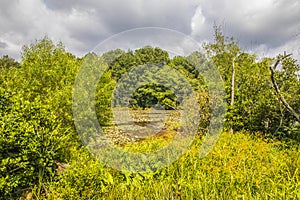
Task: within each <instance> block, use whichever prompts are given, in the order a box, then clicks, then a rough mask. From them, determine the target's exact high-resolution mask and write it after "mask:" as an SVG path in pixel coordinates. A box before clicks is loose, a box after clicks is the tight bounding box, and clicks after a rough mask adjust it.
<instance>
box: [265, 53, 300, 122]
mask: <svg viewBox="0 0 300 200" xmlns="http://www.w3.org/2000/svg"><path fill="white" fill-rule="evenodd" d="M291 55H292V54H288V55H286V53H285V52H284V55H283V56H278V57H277V59H276V61H275V63H274V65H273V66H271V65H270V71H271V81H272V84H273V88H274V90H275V92H276V94H277V95H278V96H279V99H280V101H281V102H282V104H283V105H284V107H285V108H286V109H287V110H288V111H289V112H290V113H291V114H292V115H293V116H294V117H295V118H296V120H297V121H298V122H299V123H300V117H299V114H298V113H297V112H296V111H295V110H294V109H293V108H292V107H291V106H290V104H289V103H288V102H287V101H286V100H285V98H284V96H283V95H282V93H281V91H280V89H279V87H278V85H277V82H276V80H275V71H276V68H277V67H278V65H279V64H280V63H281V62H282V61H283V60H285V59H286V58H288V57H290V56H291Z"/></svg>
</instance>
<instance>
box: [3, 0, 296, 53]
mask: <svg viewBox="0 0 300 200" xmlns="http://www.w3.org/2000/svg"><path fill="white" fill-rule="evenodd" d="M299 10H300V3H299V0H289V1H284V0H263V1H262V0H252V1H250V0H176V1H174V0H164V1H161V0H152V1H148V0H99V1H96V0H86V1H80V0H60V1H56V0H2V1H1V7H0V26H1V29H0V43H1V45H0V55H3V54H9V55H11V56H13V57H15V58H18V57H19V53H20V51H21V47H22V45H24V44H29V43H31V42H33V41H35V39H40V38H42V37H43V36H45V35H47V36H48V37H49V38H51V39H52V40H54V41H55V42H58V41H62V42H63V43H64V45H65V46H66V47H67V49H68V50H69V51H71V52H72V53H74V54H76V55H78V56H82V55H83V54H84V53H86V52H87V51H90V50H91V49H93V47H95V46H96V45H97V44H98V43H99V42H100V41H102V40H104V39H105V38H107V37H109V36H111V35H113V34H116V33H119V32H121V31H125V30H128V29H131V28H137V27H149V26H155V27H164V28H170V29H174V30H177V31H180V32H183V33H185V34H188V35H191V36H192V37H194V38H195V39H197V40H198V41H199V42H200V41H208V40H211V39H212V31H213V29H212V27H213V25H214V23H217V24H225V25H226V26H225V27H226V28H225V32H226V34H227V35H232V36H234V37H235V38H237V39H239V41H240V43H241V45H242V46H243V47H247V48H249V49H252V50H253V49H260V48H258V47H260V46H262V45H264V46H265V49H266V51H271V50H276V49H280V48H281V47H282V48H284V47H291V46H295V45H296V43H295V41H297V40H296V39H295V37H294V35H296V34H297V31H298V33H299V31H300V29H299V28H300V15H299V14H298V12H299ZM294 48H297V47H296V46H295V47H294Z"/></svg>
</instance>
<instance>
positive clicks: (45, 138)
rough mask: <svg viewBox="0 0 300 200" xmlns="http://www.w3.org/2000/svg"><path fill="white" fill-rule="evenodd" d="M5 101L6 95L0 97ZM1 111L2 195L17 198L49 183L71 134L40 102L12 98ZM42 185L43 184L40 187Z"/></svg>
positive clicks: (5, 197) (0, 176)
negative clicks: (36, 186)
mask: <svg viewBox="0 0 300 200" xmlns="http://www.w3.org/2000/svg"><path fill="white" fill-rule="evenodd" d="M0 96H1V102H4V100H5V98H4V97H5V96H7V94H3V93H2V94H1V95H0ZM5 102H6V103H2V108H3V109H2V111H1V112H0V196H1V197H2V198H4V199H7V198H14V197H17V196H19V195H20V194H22V193H23V192H25V191H26V190H28V189H30V188H31V187H32V186H33V185H36V184H42V183H43V182H44V181H49V180H51V178H52V177H53V176H54V175H55V173H56V168H57V165H56V163H57V162H64V161H65V160H66V159H67V157H68V146H69V145H71V141H70V136H69V135H70V131H69V130H68V129H66V128H63V127H61V125H60V124H61V122H60V120H58V119H57V117H56V115H55V114H54V112H52V111H51V110H50V108H49V107H48V106H46V105H42V104H41V103H40V102H39V101H38V99H36V100H35V101H33V102H29V101H26V100H24V99H22V97H20V96H19V95H15V96H12V97H11V98H9V100H8V99H7V98H6V101H5ZM40 186H41V185H40Z"/></svg>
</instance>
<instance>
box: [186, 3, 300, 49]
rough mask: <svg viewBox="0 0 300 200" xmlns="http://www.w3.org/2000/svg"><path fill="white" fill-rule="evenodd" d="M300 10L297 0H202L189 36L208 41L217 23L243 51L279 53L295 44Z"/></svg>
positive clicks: (299, 24) (299, 26) (299, 21)
mask: <svg viewBox="0 0 300 200" xmlns="http://www.w3.org/2000/svg"><path fill="white" fill-rule="evenodd" d="M299 10H300V2H299V1H298V0H290V1H284V0H263V1H262V0H252V1H249V0H223V1H221V0H201V2H200V5H199V7H198V9H197V12H196V13H195V15H194V17H193V20H192V23H191V27H192V35H193V36H194V37H198V39H207V38H209V37H211V36H212V33H213V29H212V26H213V24H214V23H216V24H221V25H223V26H224V27H225V28H224V29H225V34H226V35H229V36H234V37H235V38H236V39H238V40H239V41H240V44H241V45H242V46H243V47H244V48H246V49H251V48H255V49H261V46H265V48H263V49H266V51H268V52H271V51H273V50H276V49H277V50H278V51H279V49H284V48H288V47H290V45H293V46H295V45H296V43H295V42H296V39H295V35H296V33H297V31H298V32H299V31H300V30H299V28H300V15H299ZM287 44H288V45H287Z"/></svg>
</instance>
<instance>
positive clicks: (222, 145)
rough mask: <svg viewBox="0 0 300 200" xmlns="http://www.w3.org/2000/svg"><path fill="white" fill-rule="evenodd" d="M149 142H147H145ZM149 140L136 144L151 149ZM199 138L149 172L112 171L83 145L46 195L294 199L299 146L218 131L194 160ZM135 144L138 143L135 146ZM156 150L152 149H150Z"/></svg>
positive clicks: (299, 190)
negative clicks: (217, 136) (213, 141)
mask: <svg viewBox="0 0 300 200" xmlns="http://www.w3.org/2000/svg"><path fill="white" fill-rule="evenodd" d="M149 141H150V140H149ZM159 141H160V140H157V142H153V141H150V142H148V140H145V141H143V142H142V143H140V144H139V147H140V148H153V147H151V146H155V145H157V143H159ZM200 147H201V140H200V139H198V140H195V141H194V143H193V145H192V146H191V147H190V149H189V150H188V151H187V152H186V153H185V154H184V155H183V156H182V157H181V158H180V159H179V160H177V161H176V162H174V163H173V164H171V165H170V166H169V167H166V168H163V169H160V170H157V171H155V172H153V173H135V174H133V173H128V172H120V171H117V170H114V169H112V168H110V167H108V166H104V165H103V164H101V163H99V162H98V161H97V160H95V159H94V158H93V157H92V156H91V155H90V154H89V153H88V152H86V151H85V150H84V149H81V150H79V151H78V150H77V151H74V158H73V162H72V163H70V167H69V168H68V169H67V170H65V171H64V172H63V173H62V174H61V175H60V176H59V177H58V178H57V179H56V180H54V181H53V182H52V183H51V184H49V185H48V186H47V187H48V188H49V189H48V195H47V196H46V197H45V198H47V199H299V198H300V183H299V177H300V174H299V172H300V171H299V167H300V159H299V155H300V153H299V149H297V148H290V149H288V150H282V149H280V148H278V143H272V142H269V143H266V142H265V141H264V140H263V139H260V138H259V137H256V138H254V137H253V136H250V134H248V133H247V132H243V133H236V134H230V133H223V134H222V135H221V137H220V139H219V141H218V143H217V145H216V146H215V147H214V148H213V150H212V151H211V152H210V154H208V155H207V156H206V157H204V158H202V159H200V158H199V156H198V155H199V149H200ZM136 148H138V146H136ZM153 149H155V148H153Z"/></svg>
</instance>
